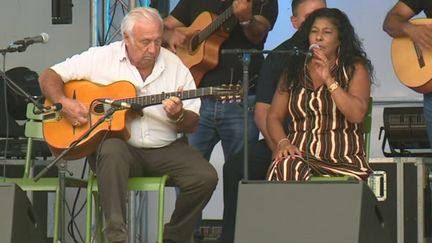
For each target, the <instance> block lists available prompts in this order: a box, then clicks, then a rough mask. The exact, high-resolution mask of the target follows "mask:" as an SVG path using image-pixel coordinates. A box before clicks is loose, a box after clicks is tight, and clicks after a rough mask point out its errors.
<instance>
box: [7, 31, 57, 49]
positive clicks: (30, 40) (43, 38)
mask: <svg viewBox="0 0 432 243" xmlns="http://www.w3.org/2000/svg"><path fill="white" fill-rule="evenodd" d="M48 40H49V35H48V34H47V33H41V34H40V35H38V36H33V37H26V38H24V39H22V40H17V41H14V42H13V43H12V45H23V46H28V45H31V44H35V43H43V44H45V43H47V42H48Z"/></svg>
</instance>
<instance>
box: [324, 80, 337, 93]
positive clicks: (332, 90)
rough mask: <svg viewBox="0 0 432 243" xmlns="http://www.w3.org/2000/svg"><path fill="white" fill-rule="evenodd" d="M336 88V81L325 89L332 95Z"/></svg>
mask: <svg viewBox="0 0 432 243" xmlns="http://www.w3.org/2000/svg"><path fill="white" fill-rule="evenodd" d="M337 88H339V83H338V82H336V81H334V82H333V83H332V84H330V85H329V86H328V87H327V90H328V91H329V92H330V93H333V92H334V91H335V90H336V89H337Z"/></svg>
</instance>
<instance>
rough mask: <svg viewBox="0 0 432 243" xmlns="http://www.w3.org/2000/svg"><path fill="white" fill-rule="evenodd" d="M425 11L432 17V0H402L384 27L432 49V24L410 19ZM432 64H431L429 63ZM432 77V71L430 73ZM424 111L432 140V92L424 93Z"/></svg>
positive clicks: (420, 45)
mask: <svg viewBox="0 0 432 243" xmlns="http://www.w3.org/2000/svg"><path fill="white" fill-rule="evenodd" d="M421 11H423V12H424V13H425V14H426V17H428V18H431V17H432V1H427V0H400V1H398V2H397V3H396V4H395V5H394V6H393V8H392V9H390V11H389V12H388V13H387V15H386V17H385V20H384V24H383V29H384V31H385V32H387V33H388V34H389V35H390V36H392V37H409V38H411V40H413V42H414V43H416V44H417V45H418V46H419V47H420V48H421V50H432V25H415V24H412V23H410V22H409V20H410V19H411V18H412V17H414V16H415V15H417V14H419V13H420V12H421ZM429 65H430V64H429ZM430 77H431V79H432V73H431V74H430ZM423 113H424V117H425V120H426V126H427V132H428V137H429V141H431V142H432V93H426V94H423Z"/></svg>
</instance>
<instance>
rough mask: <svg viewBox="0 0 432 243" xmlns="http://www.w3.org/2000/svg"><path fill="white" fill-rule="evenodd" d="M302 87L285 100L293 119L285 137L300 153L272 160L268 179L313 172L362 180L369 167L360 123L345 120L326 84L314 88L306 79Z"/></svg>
mask: <svg viewBox="0 0 432 243" xmlns="http://www.w3.org/2000/svg"><path fill="white" fill-rule="evenodd" d="M341 76H342V75H341ZM342 77H343V76H342ZM342 79H343V78H342ZM306 80H310V79H308V78H307V79H306ZM336 80H341V79H336ZM339 83H341V82H339ZM346 83H347V82H346V81H345V82H343V83H342V84H343V85H341V87H344V86H345V87H346V86H347V84H346ZM305 86H306V87H300V88H296V89H292V90H290V91H289V92H290V97H289V101H288V113H289V114H288V115H289V116H290V117H291V119H292V122H291V123H290V124H289V127H288V131H289V133H288V136H287V138H288V139H289V141H291V143H292V144H293V145H295V146H297V147H298V148H299V149H300V151H302V153H303V156H302V157H300V156H296V157H293V156H290V157H288V158H284V159H280V160H274V161H272V163H271V165H270V167H269V170H268V173H267V179H268V180H275V181H285V180H295V181H301V180H308V179H309V177H311V176H312V175H315V176H318V175H333V176H334V175H348V176H352V177H355V178H357V179H358V180H365V179H366V178H367V177H368V175H369V174H370V173H371V172H372V170H371V169H370V167H369V165H368V164H367V162H366V160H365V150H364V136H363V135H364V133H363V124H355V123H351V122H349V121H347V120H346V119H345V117H344V116H343V114H342V113H341V112H340V111H339V110H338V109H337V108H336V104H335V103H334V102H333V99H332V98H331V95H330V93H329V91H328V90H327V88H326V86H325V85H322V86H321V87H320V88H318V89H317V90H313V89H312V83H311V82H310V81H309V82H308V81H306V84H305Z"/></svg>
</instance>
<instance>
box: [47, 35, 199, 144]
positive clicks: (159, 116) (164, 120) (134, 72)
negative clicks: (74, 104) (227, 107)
mask: <svg viewBox="0 0 432 243" xmlns="http://www.w3.org/2000/svg"><path fill="white" fill-rule="evenodd" d="M51 69H52V70H54V71H55V72H56V73H57V74H59V75H60V76H61V78H62V79H63V81H64V82H68V81H70V80H89V81H92V82H95V83H98V84H102V85H109V84H111V83H113V82H115V81H119V80H127V81H130V82H131V83H132V84H133V85H134V86H135V88H136V91H137V94H138V96H146V95H153V94H160V93H163V92H174V91H177V90H178V89H179V88H180V87H182V88H183V90H189V89H196V86H195V82H194V79H193V77H192V74H191V73H190V71H189V69H188V68H187V67H186V66H184V64H183V63H182V61H181V60H180V59H179V58H178V57H177V56H176V55H175V54H173V53H172V52H170V51H168V50H167V49H164V48H162V47H161V50H160V54H159V57H158V58H157V60H156V63H155V66H154V68H153V71H152V73H151V74H150V75H149V76H148V77H147V79H146V80H142V78H141V75H140V74H139V72H138V69H136V67H135V66H133V65H132V64H131V63H130V61H129V59H128V57H127V54H126V47H125V45H124V42H122V41H119V42H114V43H111V44H109V45H107V46H101V47H92V48H90V49H89V50H87V51H85V52H83V53H81V54H78V55H74V56H72V57H71V58H68V59H66V60H65V61H64V62H61V63H59V64H56V65H54V66H52V67H51ZM125 98H126V97H125ZM200 105H201V101H200V99H198V98H196V99H190V100H184V101H183V107H184V109H187V110H190V111H193V112H195V113H196V114H199V108H200ZM143 113H144V116H142V117H141V118H136V119H133V120H129V121H128V124H127V125H128V128H129V131H130V133H131V137H130V139H129V140H128V143H130V144H131V145H133V146H135V147H142V148H158V147H163V146H166V145H168V144H170V143H171V142H173V141H174V140H176V139H177V129H176V125H175V124H173V123H172V122H170V120H169V118H168V117H167V115H166V113H165V111H164V110H163V108H162V105H161V104H158V105H153V106H148V107H146V108H144V109H143Z"/></svg>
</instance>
